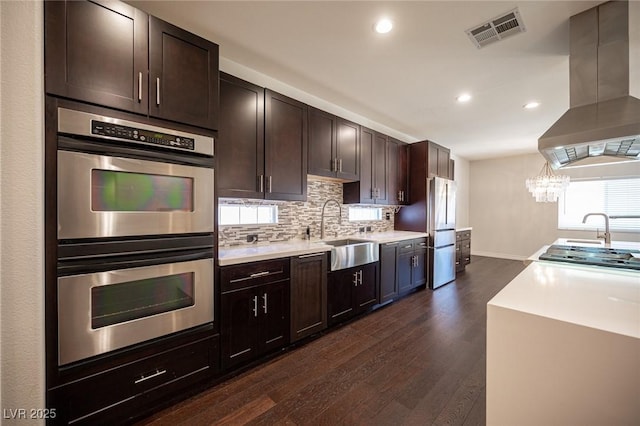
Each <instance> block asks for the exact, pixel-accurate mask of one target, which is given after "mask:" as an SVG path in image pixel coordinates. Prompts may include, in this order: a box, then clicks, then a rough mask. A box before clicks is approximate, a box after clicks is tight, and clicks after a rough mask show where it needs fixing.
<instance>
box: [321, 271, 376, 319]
mask: <svg viewBox="0 0 640 426" xmlns="http://www.w3.org/2000/svg"><path fill="white" fill-rule="evenodd" d="M377 278H378V263H377V262H376V263H369V264H366V265H361V266H355V267H353V268H349V269H343V270H339V271H332V272H330V273H329V281H328V289H327V311H328V322H329V325H333V324H337V323H339V322H342V321H345V320H347V319H349V318H351V317H353V316H354V315H357V314H359V313H362V312H365V311H367V310H368V309H370V308H372V307H373V306H375V305H376V304H378V279H377Z"/></svg>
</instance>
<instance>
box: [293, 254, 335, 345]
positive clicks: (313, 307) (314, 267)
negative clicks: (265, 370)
mask: <svg viewBox="0 0 640 426" xmlns="http://www.w3.org/2000/svg"><path fill="white" fill-rule="evenodd" d="M325 328H327V255H326V254H325V253H316V254H311V255H303V256H298V257H293V258H291V341H292V342H295V341H296V340H299V339H301V338H303V337H306V336H309V335H311V334H314V333H317V332H319V331H322V330H324V329H325Z"/></svg>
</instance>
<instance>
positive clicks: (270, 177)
mask: <svg viewBox="0 0 640 426" xmlns="http://www.w3.org/2000/svg"><path fill="white" fill-rule="evenodd" d="M272 178H273V176H269V194H271V184H272V183H273V179H272Z"/></svg>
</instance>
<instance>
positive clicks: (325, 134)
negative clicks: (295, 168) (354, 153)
mask: <svg viewBox="0 0 640 426" xmlns="http://www.w3.org/2000/svg"><path fill="white" fill-rule="evenodd" d="M335 141H336V117H335V116H334V115H332V114H329V113H327V112H324V111H321V110H319V109H317V108H312V107H309V154H308V161H309V168H308V173H309V174H310V175H317V176H326V177H335V176H336V159H337V154H336V144H335Z"/></svg>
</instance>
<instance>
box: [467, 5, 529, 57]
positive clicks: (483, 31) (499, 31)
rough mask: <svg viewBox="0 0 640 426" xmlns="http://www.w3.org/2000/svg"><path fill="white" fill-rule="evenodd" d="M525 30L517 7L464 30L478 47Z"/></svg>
mask: <svg viewBox="0 0 640 426" xmlns="http://www.w3.org/2000/svg"><path fill="white" fill-rule="evenodd" d="M524 31H525V27H524V22H522V17H521V16H520V12H519V11H518V8H515V9H513V10H511V11H509V12H507V13H504V14H502V15H500V16H497V17H495V18H493V19H491V20H489V21H487V22H484V23H483V24H480V25H478V26H475V27H473V28H470V29H468V30H467V31H465V32H466V33H467V35H468V36H469V38H470V39H471V41H472V42H473V44H474V45H475V46H476V47H477V48H478V49H480V48H481V47H484V46H486V45H488V44H491V43H493V42H496V41H499V40H502V39H503V38H505V37H509V36H512V35H514V34H518V33H522V32H524Z"/></svg>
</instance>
